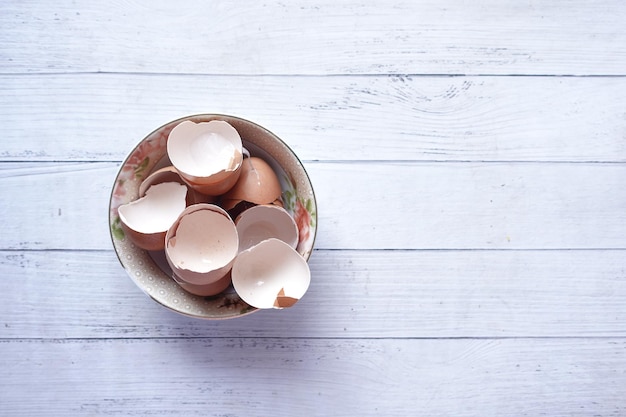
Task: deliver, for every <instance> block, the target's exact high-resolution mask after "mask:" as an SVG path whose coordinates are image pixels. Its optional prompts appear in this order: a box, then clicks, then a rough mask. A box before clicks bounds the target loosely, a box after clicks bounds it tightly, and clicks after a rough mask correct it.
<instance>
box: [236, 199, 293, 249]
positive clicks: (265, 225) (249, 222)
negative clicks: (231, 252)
mask: <svg viewBox="0 0 626 417" xmlns="http://www.w3.org/2000/svg"><path fill="white" fill-rule="evenodd" d="M235 225H236V226H237V233H238V234H239V251H240V252H241V251H244V250H246V249H249V248H251V247H252V246H254V245H256V244H258V243H261V242H262V241H264V240H266V239H269V238H272V237H274V238H277V239H280V240H282V241H283V242H285V243H287V244H289V246H291V247H292V248H294V249H295V248H296V246H297V245H298V226H297V225H296V222H295V221H294V219H293V217H291V215H290V214H289V212H287V210H285V209H284V208H282V207H278V206H272V205H259V206H254V207H251V208H249V209H247V210H246V211H244V212H243V213H241V214H240V215H239V216H238V217H237V219H236V220H235Z"/></svg>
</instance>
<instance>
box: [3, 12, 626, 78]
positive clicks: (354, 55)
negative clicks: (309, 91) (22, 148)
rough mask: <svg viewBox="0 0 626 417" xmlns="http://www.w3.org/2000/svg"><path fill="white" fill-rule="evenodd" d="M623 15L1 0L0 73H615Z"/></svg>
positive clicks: (624, 51) (624, 64)
mask: <svg viewBox="0 0 626 417" xmlns="http://www.w3.org/2000/svg"><path fill="white" fill-rule="evenodd" d="M625 20H626V9H625V8H624V7H623V6H622V3H621V2H619V1H616V0H604V1H598V2H593V3H590V2H588V1H582V0H577V1H556V2H549V3H544V2H540V3H537V4H532V7H529V6H528V5H527V4H519V3H518V2H514V1H505V2H502V1H483V2H481V3H479V4H476V3H467V2H460V1H454V0H447V1H439V0H436V1H435V0H430V1H421V2H419V3H415V2H400V1H394V2H390V3H385V4H384V5H381V4H380V2H374V1H343V2H325V3H316V5H311V4H310V3H309V2H306V1H297V2H290V3H289V4H283V3H279V2H271V3H259V2H256V1H241V2H238V3H237V7H233V6H232V5H231V4H229V3H226V2H219V3H215V2H211V3H207V2H203V1H199V0H197V1H189V2H186V3H185V5H184V6H183V7H181V5H179V4H177V3H171V2H167V1H163V0H161V1H151V2H128V1H123V2H109V3H100V4H93V2H87V1H75V0H72V1H70V0H63V1H57V2H54V3H53V4H52V3H47V2H43V1H29V2H3V3H2V5H1V8H0V28H2V30H1V31H0V57H2V66H1V67H0V71H2V72H4V73H42V72H150V73H201V74H207V73H208V74H389V73H394V74H398V73H400V74H407V73H408V74H536V75H543V74H586V75H590V74H604V75H609V74H620V75H623V74H624V68H626V30H625V29H624V25H623V22H624V21H625ZM181 40H184V42H185V44H184V45H181ZM547 40H549V41H547ZM155 44H157V45H158V46H155ZM43 51H45V52H43ZM156 51H158V53H155V52H156ZM191 52H193V53H191Z"/></svg>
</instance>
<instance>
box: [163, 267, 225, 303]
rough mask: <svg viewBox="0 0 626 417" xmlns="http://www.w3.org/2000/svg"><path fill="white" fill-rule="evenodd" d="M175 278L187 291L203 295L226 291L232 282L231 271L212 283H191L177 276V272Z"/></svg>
mask: <svg viewBox="0 0 626 417" xmlns="http://www.w3.org/2000/svg"><path fill="white" fill-rule="evenodd" d="M173 278H174V281H176V283H177V284H178V285H180V286H181V287H182V288H183V289H184V290H185V291H187V292H189V293H191V294H195V295H199V296H202V297H209V296H211V295H217V294H219V293H221V292H222V291H224V290H225V289H226V288H228V286H229V285H230V283H231V282H232V279H231V276H230V271H229V272H228V273H227V274H226V275H225V276H224V277H223V278H220V279H219V280H217V281H215V282H212V283H210V284H204V285H196V284H190V283H188V282H185V281H184V280H182V279H180V278H179V277H177V276H176V274H173Z"/></svg>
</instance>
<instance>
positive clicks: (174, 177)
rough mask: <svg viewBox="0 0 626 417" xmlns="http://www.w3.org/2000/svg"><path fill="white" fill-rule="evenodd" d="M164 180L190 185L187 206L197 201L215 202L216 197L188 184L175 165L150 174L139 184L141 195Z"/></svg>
mask: <svg viewBox="0 0 626 417" xmlns="http://www.w3.org/2000/svg"><path fill="white" fill-rule="evenodd" d="M164 182H177V183H179V184H182V185H184V186H185V187H188V192H187V206H190V205H192V204H197V203H213V202H214V201H215V197H211V196H208V195H206V194H202V193H200V192H199V191H196V190H194V189H193V188H191V187H190V186H188V185H187V183H186V182H185V181H184V180H183V179H182V177H181V176H180V174H179V173H178V171H177V170H176V168H175V167H174V166H173V165H170V166H167V167H163V168H161V169H159V170H157V171H154V172H153V173H152V174H150V175H148V177H147V178H146V179H145V180H143V181H142V182H141V184H140V185H139V197H143V196H144V195H145V194H146V191H147V190H148V188H150V187H151V186H153V185H156V184H161V183H164Z"/></svg>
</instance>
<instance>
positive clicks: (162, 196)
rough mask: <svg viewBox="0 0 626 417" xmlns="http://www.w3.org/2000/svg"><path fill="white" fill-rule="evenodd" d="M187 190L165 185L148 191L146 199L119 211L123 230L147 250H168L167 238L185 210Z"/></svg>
mask: <svg viewBox="0 0 626 417" xmlns="http://www.w3.org/2000/svg"><path fill="white" fill-rule="evenodd" d="M186 197H187V186H185V185H181V184H179V183H177V182H164V183H161V184H156V185H153V186H151V187H150V188H148V189H147V191H146V194H145V196H144V197H142V198H140V199H138V200H135V201H133V202H130V203H128V204H124V205H121V206H120V207H119V208H118V214H119V216H120V220H121V224H122V229H123V230H124V232H125V233H126V235H127V236H128V237H129V239H130V240H131V241H132V242H133V243H134V244H135V245H137V246H139V247H140V248H142V249H146V250H161V249H163V248H164V247H165V234H166V232H167V230H168V229H169V228H170V227H171V226H172V224H173V223H174V222H175V221H176V219H177V218H178V216H179V215H180V213H182V211H183V210H184V209H185V207H186V205H187V203H186Z"/></svg>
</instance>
